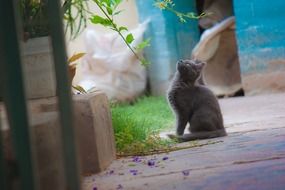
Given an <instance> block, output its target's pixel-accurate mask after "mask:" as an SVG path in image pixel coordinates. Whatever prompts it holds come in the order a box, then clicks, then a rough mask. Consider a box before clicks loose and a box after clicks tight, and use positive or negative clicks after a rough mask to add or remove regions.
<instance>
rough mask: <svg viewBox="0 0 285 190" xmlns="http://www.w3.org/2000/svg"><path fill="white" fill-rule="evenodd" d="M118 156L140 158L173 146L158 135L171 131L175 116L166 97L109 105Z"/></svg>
mask: <svg viewBox="0 0 285 190" xmlns="http://www.w3.org/2000/svg"><path fill="white" fill-rule="evenodd" d="M111 110H112V122H113V127H114V131H115V138H116V148H117V153H118V155H143V154H149V153H155V152H156V151H159V150H161V149H166V148H167V147H168V146H170V145H171V144H173V142H172V141H170V140H165V139H161V138H160V137H159V136H158V133H159V132H161V131H165V130H169V129H172V127H173V125H174V121H175V119H174V116H173V113H172V111H171V110H170V107H169V105H168V103H167V101H166V99H165V97H143V98H140V99H138V100H137V101H136V102H134V103H133V104H114V105H112V106H111Z"/></svg>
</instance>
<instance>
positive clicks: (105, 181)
mask: <svg viewBox="0 0 285 190" xmlns="http://www.w3.org/2000/svg"><path fill="white" fill-rule="evenodd" d="M284 100H285V94H275V95H264V96H254V97H242V98H229V99H222V100H220V104H221V107H222V112H223V115H224V120H225V126H226V129H227V131H228V133H229V135H228V136H226V137H222V138H216V139H210V140H200V141H198V144H208V145H204V146H200V147H194V148H188V149H183V150H179V151H174V152H170V153H168V154H158V155H152V156H145V157H135V158H133V157H127V158H122V159H117V160H115V161H114V162H113V163H112V164H111V166H110V167H109V168H108V169H107V170H106V171H104V172H101V173H99V174H97V175H93V176H89V177H85V178H84V179H83V189H84V190H93V189H94V188H97V189H98V190H101V189H102V190H109V189H110V190H111V189H135V190H143V189H147V190H152V189H153V190H160V189H163V190H168V189H169V190H171V189H179V190H180V189H181V190H184V189H185V190H189V189H198V190H203V189H205V190H206V189H209V190H221V189H231V190H232V189H233V190H235V189H236V190H243V189H244V190H255V189H258V190H263V189H264V190H265V189H266V190H267V189H274V190H279V189H280V190H281V189H284V187H285V164H284V163H285V101H284ZM209 142H210V143H209ZM187 145H189V143H184V144H181V146H187ZM150 161H151V162H150ZM150 163H151V164H150Z"/></svg>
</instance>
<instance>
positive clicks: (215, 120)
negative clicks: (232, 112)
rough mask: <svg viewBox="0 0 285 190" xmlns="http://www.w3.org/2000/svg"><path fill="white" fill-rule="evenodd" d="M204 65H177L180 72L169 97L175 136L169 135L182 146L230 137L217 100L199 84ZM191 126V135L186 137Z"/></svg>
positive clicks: (187, 61) (192, 62)
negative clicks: (189, 142) (191, 142)
mask: <svg viewBox="0 0 285 190" xmlns="http://www.w3.org/2000/svg"><path fill="white" fill-rule="evenodd" d="M205 65H206V63H204V62H201V61H198V60H180V61H178V62H177V71H176V73H175V76H174V79H173V81H172V84H171V85H170V88H169V90H168V93H167V95H168V102H169V104H170V106H171V107H172V109H173V111H174V113H175V115H176V122H177V123H176V135H169V137H170V138H177V139H178V140H179V141H182V142H183V141H191V140H196V139H206V138H214V137H221V136H225V135H227V133H226V131H225V128H224V125H223V117H222V113H221V109H220V106H219V103H218V100H217V99H216V97H215V95H214V94H213V93H212V91H211V90H209V89H208V88H207V87H206V86H204V85H203V84H201V83H200V82H199V79H200V77H201V72H202V69H203V67H204V66H205ZM199 83H200V84H199ZM188 122H189V123H190V128H189V130H190V133H189V134H184V130H185V127H186V125H187V123H188Z"/></svg>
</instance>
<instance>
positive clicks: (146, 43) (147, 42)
mask: <svg viewBox="0 0 285 190" xmlns="http://www.w3.org/2000/svg"><path fill="white" fill-rule="evenodd" d="M149 46H150V38H148V39H146V40H144V41H142V42H141V43H139V44H138V45H137V46H136V47H135V49H136V50H142V49H144V48H146V47H149Z"/></svg>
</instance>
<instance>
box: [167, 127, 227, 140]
mask: <svg viewBox="0 0 285 190" xmlns="http://www.w3.org/2000/svg"><path fill="white" fill-rule="evenodd" d="M226 135H227V133H226V131H225V129H219V130H216V131H205V132H196V133H189V134H184V135H182V136H176V135H168V136H169V138H172V139H176V140H178V141H179V142H187V141H193V140H198V139H209V138H216V137H223V136H226Z"/></svg>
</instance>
